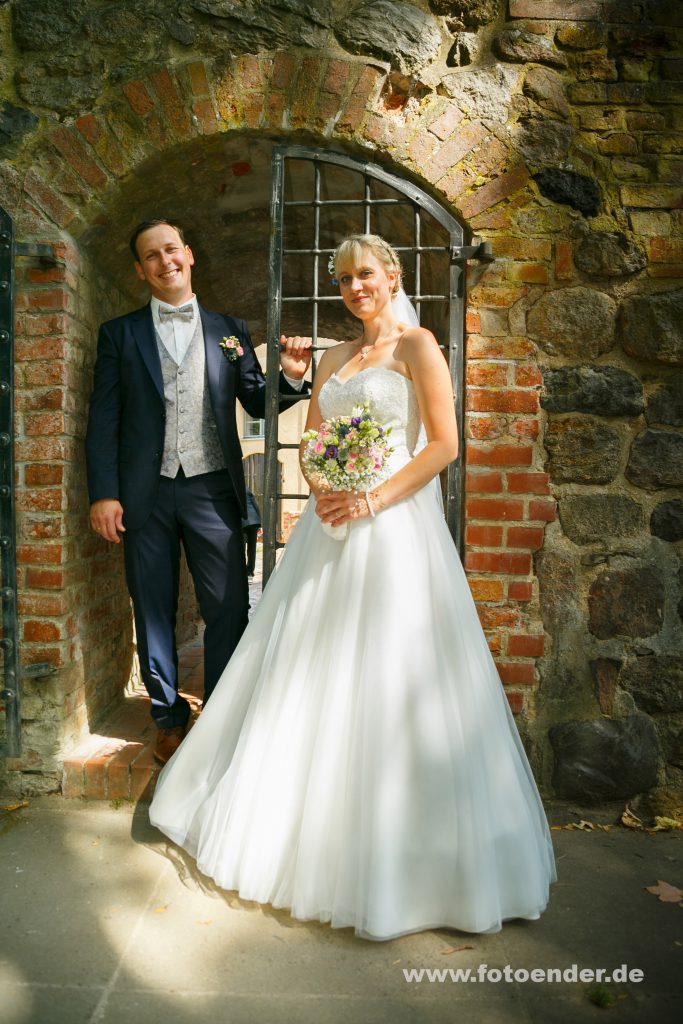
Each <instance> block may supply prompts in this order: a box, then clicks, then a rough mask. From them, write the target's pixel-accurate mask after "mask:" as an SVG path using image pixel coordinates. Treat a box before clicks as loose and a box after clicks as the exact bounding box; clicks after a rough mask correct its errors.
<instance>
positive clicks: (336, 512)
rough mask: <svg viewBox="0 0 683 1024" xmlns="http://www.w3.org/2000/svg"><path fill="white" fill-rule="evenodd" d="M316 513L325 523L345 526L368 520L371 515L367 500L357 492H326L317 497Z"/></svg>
mask: <svg viewBox="0 0 683 1024" xmlns="http://www.w3.org/2000/svg"><path fill="white" fill-rule="evenodd" d="M315 511H316V513H317V514H318V516H320V518H321V519H322V521H323V523H329V525H330V526H343V525H344V523H350V522H353V520H354V519H367V518H368V517H369V515H370V509H369V507H368V503H367V499H366V497H365V495H364V494H359V493H358V492H357V491H325V492H321V493H320V494H318V495H317V497H316V506H315Z"/></svg>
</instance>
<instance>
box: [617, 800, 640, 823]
mask: <svg viewBox="0 0 683 1024" xmlns="http://www.w3.org/2000/svg"><path fill="white" fill-rule="evenodd" d="M621 824H622V825H625V826H626V828H642V827H643V823H642V821H641V820H640V818H639V817H638V815H637V814H634V813H633V811H632V810H631V808H630V807H629V806H628V804H626V807H624V812H623V814H622V815H621Z"/></svg>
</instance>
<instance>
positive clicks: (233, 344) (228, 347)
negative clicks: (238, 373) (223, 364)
mask: <svg viewBox="0 0 683 1024" xmlns="http://www.w3.org/2000/svg"><path fill="white" fill-rule="evenodd" d="M218 344H219V345H220V347H221V348H222V349H223V355H224V356H225V358H226V359H229V360H230V362H231V363H236V362H237V360H238V359H239V358H240V356H243V355H244V349H243V348H242V346H241V345H240V343H239V341H238V339H237V338H236V337H235V335H234V334H231V335H230V337H229V338H223V340H222V341H219V342H218Z"/></svg>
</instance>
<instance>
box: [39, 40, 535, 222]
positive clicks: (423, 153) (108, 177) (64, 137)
mask: <svg viewBox="0 0 683 1024" xmlns="http://www.w3.org/2000/svg"><path fill="white" fill-rule="evenodd" d="M234 130H243V131H244V130H252V131H276V132H282V131H285V132H287V133H290V132H312V133H314V134H315V135H316V136H319V137H322V138H324V139H327V140H346V141H349V142H353V143H355V144H357V145H359V146H363V147H366V148H367V147H371V148H372V149H373V150H375V151H377V152H379V153H381V154H383V155H384V156H385V157H386V158H387V159H389V160H390V161H391V162H392V163H394V164H395V165H397V166H398V167H400V168H401V169H402V170H403V171H404V172H408V173H410V174H413V175H415V176H416V177H418V178H419V179H420V180H421V181H422V182H423V183H426V184H427V185H428V186H433V188H434V190H435V192H436V193H437V194H438V196H439V198H440V199H441V201H445V202H446V203H447V204H448V205H450V206H451V207H452V208H453V210H454V211H456V212H457V213H458V214H459V215H460V216H461V217H462V218H463V219H464V220H465V221H466V222H468V223H469V222H473V221H474V223H473V226H474V227H475V228H476V227H477V223H476V220H477V218H481V215H482V214H484V213H486V212H487V211H489V210H491V209H492V208H493V207H495V206H497V205H498V204H499V203H500V202H501V201H502V200H505V199H507V198H509V197H511V196H514V195H515V194H516V193H518V192H520V191H521V190H523V189H524V188H525V187H526V186H527V183H528V181H529V171H528V169H527V168H526V166H525V165H524V163H523V161H522V160H521V158H520V156H519V155H518V154H516V153H515V151H514V150H513V149H511V148H510V145H509V143H504V142H501V140H500V139H498V138H496V137H495V136H493V135H492V134H491V132H489V131H487V129H486V128H485V127H484V125H483V124H482V123H481V122H480V121H478V120H476V119H472V118H471V117H469V116H468V114H467V113H466V112H464V111H463V110H461V109H460V107H459V106H458V105H457V104H456V103H455V102H454V101H452V100H449V99H447V98H445V97H442V96H438V95H437V94H432V95H429V96H428V97H427V98H426V99H423V100H422V101H421V103H420V104H418V105H417V106H416V104H415V102H411V96H410V89H409V87H406V86H405V84H403V91H401V87H399V86H397V83H396V81H395V80H394V78H393V76H390V75H389V74H388V73H387V72H386V71H383V70H381V69H379V68H377V67H376V66H373V65H366V64H364V63H362V62H360V61H357V60H355V61H354V60H344V59H341V58H339V57H332V56H327V55H325V54H324V53H321V54H317V55H314V56H311V55H307V54H297V53H292V52H289V51H282V52H279V53H276V54H272V55H246V56H243V57H240V58H239V59H237V60H236V61H235V63H234V64H233V65H231V66H230V67H229V68H227V69H220V68H216V67H215V66H214V65H212V64H211V63H210V62H208V61H204V60H202V59H192V60H189V61H187V62H185V63H182V64H173V65H169V66H167V67H164V68H160V69H156V70H154V71H151V72H150V73H149V74H148V75H147V76H146V77H144V78H136V79H133V80H129V81H126V82H124V83H122V84H121V86H120V88H119V90H118V94H117V95H115V96H114V97H113V98H112V99H111V100H110V101H109V102H108V103H107V104H106V105H105V106H101V107H98V108H96V109H95V110H94V111H92V112H88V113H84V114H82V115H81V116H79V117H76V118H75V119H74V120H73V121H72V122H71V123H69V124H66V123H65V124H60V125H57V126H54V125H51V126H49V127H48V128H47V130H46V132H45V133H44V134H41V135H39V136H36V139H35V140H34V146H35V148H36V149H37V151H38V155H39V161H38V163H37V164H36V165H34V166H33V167H32V168H31V169H30V170H29V171H28V173H27V175H26V177H25V179H24V182H23V187H24V190H25V192H26V194H27V196H28V197H30V199H31V200H32V201H33V202H34V203H35V204H36V206H37V207H38V208H39V209H40V211H42V213H43V214H44V215H45V216H46V217H47V218H48V219H49V221H51V222H52V223H53V224H55V225H56V226H57V227H59V228H62V229H65V230H68V231H69V233H70V234H71V235H72V236H74V237H76V238H78V237H80V235H81V234H82V233H83V232H84V231H86V230H87V228H88V227H89V226H90V225H91V224H92V223H94V222H95V223H96V222H97V220H98V218H99V219H102V218H106V209H107V205H108V198H109V195H110V191H111V190H112V189H115V188H117V187H119V185H120V183H121V182H122V181H125V179H126V177H127V175H129V174H130V173H132V172H134V171H135V170H136V169H137V168H138V167H139V166H140V165H141V164H142V163H144V161H145V160H146V159H147V158H149V157H150V156H152V155H154V154H157V153H161V152H164V151H166V150H169V149H172V148H173V147H175V146H177V145H178V144H179V143H183V142H188V141H190V140H192V139H195V138H198V137H201V136H208V135H214V134H216V133H219V132H228V131H234ZM494 221H495V218H494ZM501 223H502V222H501Z"/></svg>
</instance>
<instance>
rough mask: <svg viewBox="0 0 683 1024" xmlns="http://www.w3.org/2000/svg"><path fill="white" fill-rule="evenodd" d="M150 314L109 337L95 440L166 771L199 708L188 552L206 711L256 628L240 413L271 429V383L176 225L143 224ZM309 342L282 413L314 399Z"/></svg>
mask: <svg viewBox="0 0 683 1024" xmlns="http://www.w3.org/2000/svg"><path fill="white" fill-rule="evenodd" d="M130 246H131V250H132V252H133V257H134V259H135V270H136V273H137V275H138V277H139V278H140V280H141V281H145V282H146V283H147V285H148V287H149V290H150V292H151V301H150V302H149V304H148V305H146V306H143V308H142V309H138V310H136V311H135V312H133V313H128V314H127V315H125V316H121V317H117V318H116V319H115V320H110V321H108V322H107V323H104V324H102V326H101V328H100V334H99V340H98V347H97V360H96V362H95V379H94V386H93V392H92V396H91V399H90V414H89V418H88V429H87V434H86V460H87V468H88V489H89V492H90V501H91V507H90V523H91V526H92V528H93V529H94V530H95V531H96V532H97V533H99V534H100V536H102V537H104V538H105V540H108V541H111V542H113V543H115V544H118V543H120V540H121V538H122V537H123V548H124V561H125V567H126V580H127V583H128V589H129V591H130V595H131V598H132V601H133V612H134V618H135V629H136V636H137V645H138V655H139V659H140V667H141V672H142V678H143V680H144V683H145V686H146V688H147V692H148V693H149V696H150V698H151V700H152V718H153V719H154V721H155V723H156V725H157V727H158V732H157V739H156V746H155V751H154V756H155V758H156V760H157V761H158V762H159V763H160V764H165V763H166V761H168V759H169V758H170V756H171V755H172V754H173V753H174V751H175V750H176V749H177V747H178V746H179V745H180V743H181V742H182V739H183V736H184V735H185V730H186V727H187V722H188V719H189V716H190V705H189V704H188V702H187V701H186V700H185V698H184V697H181V696H180V695H179V693H178V656H177V650H176V643H175V619H176V611H177V605H178V572H179V564H180V544H181V542H182V544H183V547H184V549H185V554H186V557H187V562H188V565H189V567H190V572H191V574H192V578H193V580H194V585H195V590H196V593H197V599H198V603H199V609H200V611H201V615H202V618H203V619H204V622H205V625H206V629H205V633H204V691H205V692H204V700H205V701H206V700H207V699H208V697H209V696H210V695H211V692H212V690H213V688H214V687H215V685H216V683H217V681H218V679H219V677H220V675H221V673H222V671H223V669H224V668H225V666H226V664H227V662H228V660H229V658H230V656H231V655H232V653H233V651H234V649H235V647H236V646H237V643H238V641H239V639H240V637H241V635H242V632H243V631H244V628H245V626H246V624H247V613H248V609H249V593H248V581H247V573H246V567H245V561H244V546H243V541H242V518H243V516H246V512H247V506H246V495H245V484H244V473H243V469H242V450H241V448H240V443H239V439H238V430H237V422H236V415H235V400H236V399H239V401H240V402H241V403H242V405H243V406H244V408H245V409H246V410H247V412H248V413H249V414H250V415H251V416H253V417H254V418H255V419H262V418H263V417H264V416H265V378H264V376H263V372H262V370H261V367H260V366H259V363H258V360H257V359H256V355H255V353H254V348H253V345H252V342H251V338H250V336H249V330H248V328H247V325H246V324H245V322H244V321H243V320H238V319H236V318H234V317H231V316H223V315H222V314H219V313H210V312H208V311H207V310H205V309H204V308H203V307H202V306H200V305H199V304H198V302H197V299H196V296H195V295H194V294H193V291H192V267H193V265H194V256H193V255H192V251H191V250H190V248H189V246H187V245H186V244H185V242H184V239H183V235H182V232H181V230H180V228H178V227H177V226H176V225H174V224H172V223H170V222H168V221H165V220H149V221H144V222H143V223H142V224H140V225H139V226H138V227H137V228H136V229H135V231H134V233H133V236H132V238H131V242H130ZM310 356H311V352H310V341H309V340H306V341H303V340H302V339H296V340H295V341H291V340H290V341H287V342H286V343H285V349H284V351H283V352H282V355H281V359H280V362H281V367H282V371H283V372H282V373H281V374H280V395H281V398H280V409H281V410H282V409H283V408H286V407H288V406H289V405H291V404H292V402H295V401H298V399H299V398H300V397H301V390H302V387H303V388H305V389H306V390H307V386H306V385H304V384H303V376H304V374H305V372H306V370H307V368H308V365H309V363H310Z"/></svg>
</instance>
